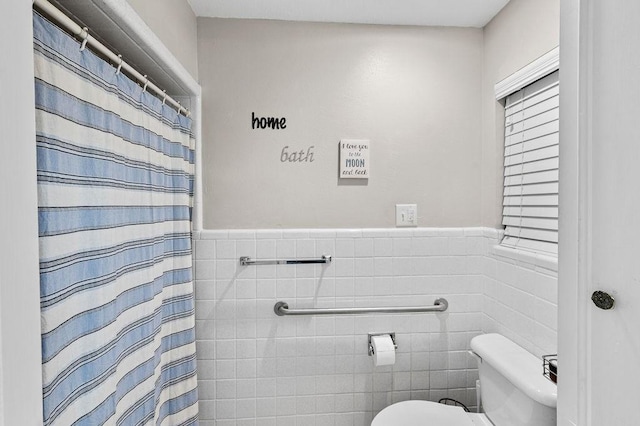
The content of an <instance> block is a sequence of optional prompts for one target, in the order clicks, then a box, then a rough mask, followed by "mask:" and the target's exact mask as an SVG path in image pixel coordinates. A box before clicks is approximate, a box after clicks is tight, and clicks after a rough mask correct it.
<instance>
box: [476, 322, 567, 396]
mask: <svg viewBox="0 0 640 426" xmlns="http://www.w3.org/2000/svg"><path fill="white" fill-rule="evenodd" d="M471 350H472V351H473V352H475V353H476V354H477V355H478V356H480V358H482V362H487V363H489V365H491V366H492V367H493V368H494V369H495V370H496V371H497V372H498V373H500V374H502V375H503V376H504V377H505V378H506V379H507V380H509V381H510V382H511V383H512V384H513V385H514V386H515V387H516V388H518V389H520V390H521V391H522V392H524V393H525V394H526V395H527V396H529V398H531V399H533V400H534V401H536V402H538V403H540V404H543V405H546V406H547V407H556V406H557V404H558V388H557V386H556V385H555V384H554V383H552V382H551V381H550V380H548V379H547V378H545V377H544V376H543V375H542V358H540V359H538V358H537V357H535V356H534V355H533V354H531V353H530V352H528V351H527V350H525V349H523V348H522V347H520V346H518V345H517V344H515V343H514V342H512V341H511V340H509V339H507V338H506V337H504V336H502V335H500V334H496V333H491V334H482V335H480V336H476V337H474V338H473V339H471Z"/></svg>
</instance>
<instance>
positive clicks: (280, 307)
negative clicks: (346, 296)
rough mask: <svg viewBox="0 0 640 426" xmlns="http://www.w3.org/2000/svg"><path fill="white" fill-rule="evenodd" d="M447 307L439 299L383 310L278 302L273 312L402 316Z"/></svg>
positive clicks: (445, 301)
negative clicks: (301, 306) (428, 303)
mask: <svg viewBox="0 0 640 426" xmlns="http://www.w3.org/2000/svg"><path fill="white" fill-rule="evenodd" d="M448 307H449V302H447V299H444V298H439V299H436V300H435V301H434V302H433V305H432V306H406V307H401V306H395V307H394V306H391V307H384V308H304V309H289V305H288V304H287V303H285V302H278V303H276V304H275V306H274V307H273V311H274V312H275V313H276V315H278V316H280V317H281V316H285V315H357V314H373V313H377V314H404V313H409V312H444V311H446V310H447V308H448Z"/></svg>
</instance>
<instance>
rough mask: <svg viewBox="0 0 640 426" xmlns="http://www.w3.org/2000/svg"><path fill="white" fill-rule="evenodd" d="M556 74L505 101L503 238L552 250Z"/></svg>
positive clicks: (554, 240)
mask: <svg viewBox="0 0 640 426" xmlns="http://www.w3.org/2000/svg"><path fill="white" fill-rule="evenodd" d="M558 74H559V72H558V71H555V72H553V73H551V74H549V75H547V76H545V77H543V78H541V79H539V80H537V81H535V82H533V83H531V84H529V85H528V86H526V87H524V88H522V89H520V90H518V91H517V92H514V93H511V94H510V95H508V96H507V97H506V101H505V141H504V145H505V146H504V192H503V196H504V198H503V211H502V224H503V225H504V226H505V237H504V239H503V240H502V243H501V244H502V245H504V246H508V247H514V248H522V249H527V250H533V251H536V252H543V253H545V254H549V255H557V253H558V148H559V147H558V142H559V133H558V131H559V81H558Z"/></svg>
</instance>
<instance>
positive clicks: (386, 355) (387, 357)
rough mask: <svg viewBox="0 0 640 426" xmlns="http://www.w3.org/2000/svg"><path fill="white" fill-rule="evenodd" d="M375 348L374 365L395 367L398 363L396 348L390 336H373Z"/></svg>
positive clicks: (372, 343) (372, 340)
mask: <svg viewBox="0 0 640 426" xmlns="http://www.w3.org/2000/svg"><path fill="white" fill-rule="evenodd" d="M371 346H373V365H374V366H376V367H377V366H379V365H393V364H395V362H396V348H395V345H394V344H393V340H391V336H389V335H388V334H382V335H380V336H371Z"/></svg>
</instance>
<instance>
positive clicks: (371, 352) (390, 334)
mask: <svg viewBox="0 0 640 426" xmlns="http://www.w3.org/2000/svg"><path fill="white" fill-rule="evenodd" d="M386 335H389V337H391V341H392V342H393V347H394V348H395V349H398V344H397V343H396V333H395V332H392V333H389V332H387V333H369V356H373V353H374V351H373V344H372V343H371V338H372V337H373V336H386Z"/></svg>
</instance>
